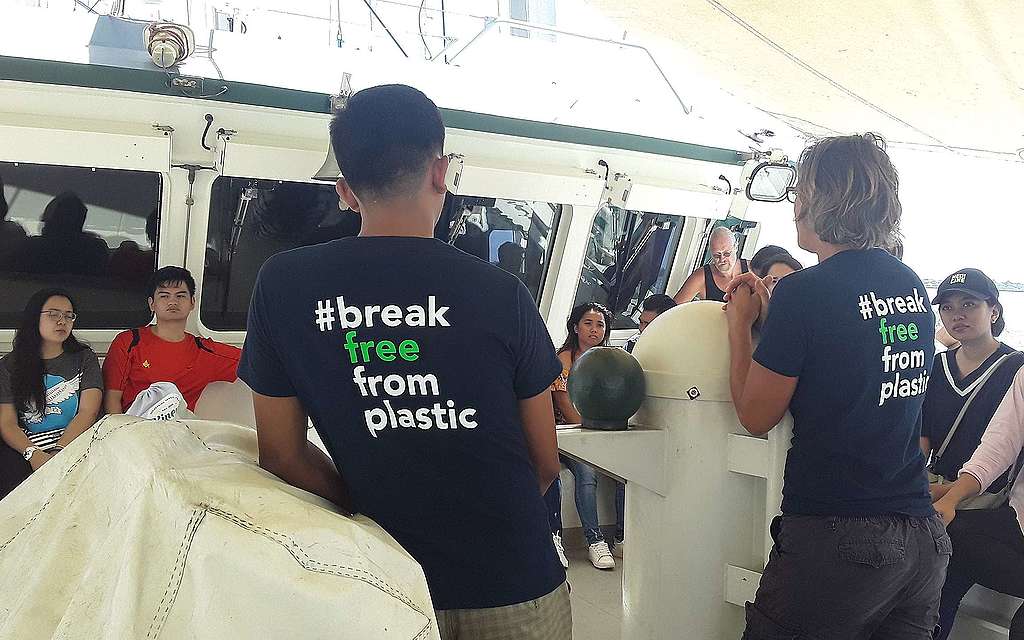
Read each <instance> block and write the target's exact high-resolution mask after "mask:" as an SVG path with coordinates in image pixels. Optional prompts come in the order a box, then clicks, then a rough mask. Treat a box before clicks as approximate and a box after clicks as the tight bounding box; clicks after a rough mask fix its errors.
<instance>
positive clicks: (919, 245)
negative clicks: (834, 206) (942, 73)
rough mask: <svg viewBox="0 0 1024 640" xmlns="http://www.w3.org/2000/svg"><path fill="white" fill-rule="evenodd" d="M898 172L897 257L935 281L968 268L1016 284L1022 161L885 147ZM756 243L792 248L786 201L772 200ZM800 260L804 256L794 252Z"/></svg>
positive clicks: (1021, 265) (1021, 276) (1022, 273)
mask: <svg viewBox="0 0 1024 640" xmlns="http://www.w3.org/2000/svg"><path fill="white" fill-rule="evenodd" d="M890 154H891V156H892V160H893V162H894V163H895V165H896V169H897V171H898V172H899V176H900V200H901V202H902V203H903V223H902V226H903V235H904V238H905V253H904V261H905V262H906V263H907V264H909V265H910V266H911V267H913V268H914V270H915V271H917V273H918V275H920V276H921V277H922V278H932V279H935V280H940V279H942V278H944V277H945V276H947V275H949V274H951V273H953V272H954V271H956V270H958V269H960V268H962V267H976V268H979V269H981V270H982V271H984V272H985V273H987V274H988V275H989V276H990V277H991V278H992V279H994V280H996V281H1003V280H1010V281H1014V282H1024V260H1022V259H1021V255H1020V253H1021V252H1020V250H1019V249H1015V248H1014V237H1015V235H1016V231H1015V229H1016V225H1018V224H1020V223H1021V217H1022V215H1024V204H1022V197H1021V194H1020V189H1021V188H1024V165H1021V164H1019V163H1018V164H1014V163H1010V162H1003V161H998V160H979V159H976V158H964V157H961V156H956V155H954V154H951V153H949V152H945V151H943V152H929V151H920V150H917V149H911V148H906V147H892V148H890ZM777 206H778V222H779V223H778V224H771V222H770V221H768V222H767V223H766V224H765V225H764V229H763V230H762V232H761V236H760V240H759V242H760V244H778V245H781V246H784V247H787V248H789V249H791V250H794V249H796V231H795V229H794V228H793V224H792V222H791V218H792V211H791V207H792V205H789V204H788V203H786V204H779V205H777ZM794 255H797V256H798V258H799V259H800V260H801V261H802V262H804V263H805V264H814V257H813V256H811V255H810V254H806V253H803V252H800V253H799V254H798V253H796V252H795V251H794Z"/></svg>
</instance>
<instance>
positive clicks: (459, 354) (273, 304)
mask: <svg viewBox="0 0 1024 640" xmlns="http://www.w3.org/2000/svg"><path fill="white" fill-rule="evenodd" d="M331 143H332V145H333V147H334V151H335V154H336V156H337V158H338V164H339V166H340V168H341V171H342V174H343V175H344V178H342V179H340V180H339V182H338V192H339V194H340V195H341V197H342V198H343V199H344V201H345V202H346V203H347V204H348V205H349V206H350V207H351V208H352V209H353V210H355V211H358V212H359V213H360V215H361V217H362V228H361V231H360V234H359V236H358V237H354V238H345V239H342V240H336V241H333V242H329V243H326V244H321V245H316V246H310V247H304V248H300V249H295V250H293V251H287V252H284V253H281V254H278V255H276V256H274V257H272V258H270V259H269V260H268V261H267V262H266V263H265V264H264V266H263V268H262V269H261V271H260V274H259V277H258V279H257V282H256V286H255V289H254V291H253V297H252V302H251V305H250V308H249V322H248V333H247V335H246V340H245V347H244V350H243V354H242V360H241V363H240V366H239V375H240V377H241V378H242V379H243V380H245V381H246V382H247V383H248V384H249V386H250V387H252V389H253V391H254V392H255V393H254V404H255V409H256V422H257V427H258V433H259V450H260V465H261V466H262V467H264V468H265V469H267V470H268V471H271V472H272V473H274V474H276V475H278V476H279V477H281V478H282V479H283V480H285V481H286V482H289V483H291V484H293V485H295V486H297V487H300V488H302V489H306V490H308V491H311V492H313V493H316V494H318V495H320V496H323V497H324V498H327V499H328V500H331V501H333V502H334V503H335V504H337V505H339V506H340V507H342V508H344V509H347V510H350V511H358V512H360V513H363V514H365V515H367V516H369V517H370V518H373V519H374V520H375V521H376V522H377V523H379V524H380V525H381V526H382V527H383V528H384V529H385V530H387V531H388V533H390V534H391V535H392V536H394V538H395V539H396V540H397V541H398V542H399V543H400V544H401V545H402V546H403V547H404V548H405V549H406V550H407V551H408V552H409V553H410V554H411V555H412V556H413V557H414V558H415V559H416V560H417V561H418V562H419V563H420V564H421V565H422V566H423V571H424V573H425V575H426V578H427V583H428V586H429V587H430V593H431V597H432V599H433V604H434V608H435V609H436V610H437V618H438V626H439V628H440V634H441V637H442V638H455V637H458V638H460V639H473V638H480V639H481V640H483V639H485V638H494V637H509V638H512V637H514V638H524V639H532V638H536V639H538V640H540V639H544V640H549V639H550V640H561V639H563V638H564V639H568V638H569V637H570V634H571V626H572V622H571V614H570V611H569V600H568V592H567V589H566V586H565V571H564V569H563V568H562V565H561V563H560V562H559V561H558V557H557V556H556V554H555V549H554V546H553V545H552V544H551V533H550V531H549V529H548V523H547V512H546V510H545V507H544V502H543V500H542V497H541V496H542V494H543V493H544V491H545V490H546V489H547V487H548V486H549V485H550V484H551V482H552V481H553V480H554V478H555V477H557V475H558V469H559V465H558V456H557V443H556V439H555V429H554V419H553V413H552V408H551V394H550V393H548V387H549V386H550V385H551V383H552V382H553V381H554V380H555V378H557V377H558V375H559V374H560V373H561V365H560V364H559V362H558V359H557V358H556V357H555V355H554V347H553V346H552V343H551V338H550V336H549V335H548V332H547V329H546V328H545V326H544V323H543V321H542V319H541V317H540V314H539V313H538V311H537V307H536V305H535V304H534V302H533V300H532V298H531V297H530V294H529V292H528V291H527V289H526V287H525V286H524V285H523V283H522V282H521V281H520V280H519V279H518V278H516V277H515V276H514V275H511V274H509V273H506V272H504V271H502V270H501V269H499V268H498V267H496V266H492V265H489V264H487V263H486V262H483V261H481V260H478V259H477V258H475V257H473V256H470V255H468V254H465V253H463V252H461V251H459V250H458V249H456V248H454V247H452V246H450V245H448V244H445V243H443V242H441V241H439V240H437V239H435V238H434V237H433V231H434V225H435V224H436V222H437V220H438V217H439V215H440V212H441V207H442V204H443V202H444V196H445V173H446V170H447V166H448V159H447V157H445V156H443V155H442V154H443V150H442V148H443V143H444V125H443V124H442V122H441V116H440V113H439V111H438V109H437V107H436V106H435V105H434V103H433V102H431V101H430V100H429V99H428V98H427V97H426V96H425V95H423V94H422V93H420V92H419V91H417V90H415V89H413V88H411V87H407V86H402V85H388V86H381V87H374V88H371V89H366V90H364V91H360V92H358V93H356V94H355V95H353V96H352V97H351V98H350V99H349V101H348V103H347V105H346V106H345V107H344V108H343V109H342V110H341V111H339V113H338V114H337V115H336V116H335V117H334V120H333V121H332V123H331ZM307 416H309V417H310V418H312V421H313V425H314V426H315V428H316V430H317V432H318V433H319V435H320V437H321V439H322V440H323V442H324V444H325V446H326V448H327V450H328V452H329V453H330V457H331V459H332V460H333V464H332V460H329V459H327V458H326V457H324V456H323V455H322V454H320V453H319V451H318V450H317V449H316V448H315V447H313V446H312V445H310V444H309V443H307V441H306V419H307Z"/></svg>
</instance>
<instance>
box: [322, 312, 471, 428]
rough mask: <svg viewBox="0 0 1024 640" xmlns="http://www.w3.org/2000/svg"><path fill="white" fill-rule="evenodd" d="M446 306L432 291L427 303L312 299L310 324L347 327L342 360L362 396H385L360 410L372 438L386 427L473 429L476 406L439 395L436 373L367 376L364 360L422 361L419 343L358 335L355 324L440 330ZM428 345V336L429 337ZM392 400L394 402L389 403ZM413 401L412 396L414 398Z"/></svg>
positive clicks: (373, 362)
mask: <svg viewBox="0 0 1024 640" xmlns="http://www.w3.org/2000/svg"><path fill="white" fill-rule="evenodd" d="M449 309H450V307H446V306H440V305H438V302H437V297H436V296H427V301H426V304H425V305H415V304H414V305H409V306H407V307H405V308H404V309H403V308H402V307H400V306H398V305H393V304H390V305H364V306H361V307H360V306H353V305H350V304H348V303H346V301H345V297H344V296H338V297H337V298H334V299H331V298H326V299H321V300H317V301H316V307H315V309H314V311H313V319H314V323H315V325H316V327H317V329H319V330H320V331H321V332H326V331H332V330H333V329H334V325H335V323H337V324H338V325H339V326H340V328H341V329H343V330H346V331H345V339H344V342H343V343H342V350H343V351H344V356H343V358H344V360H346V361H347V362H348V363H349V364H351V365H356V366H354V367H353V369H352V383H353V384H354V385H355V387H356V390H357V391H358V392H359V395H360V396H361V397H363V398H384V399H383V400H382V401H381V405H380V406H375V407H371V408H368V409H364V411H363V420H364V422H365V423H366V429H367V431H368V432H369V434H370V436H372V437H373V438H374V439H377V438H378V433H380V432H383V431H385V430H389V429H390V430H403V429H420V430H424V431H429V430H431V429H437V430H439V431H455V430H457V429H475V428H476V427H477V426H478V423H477V421H476V413H477V410H476V409H474V408H460V407H457V406H456V404H455V401H453V400H446V399H442V398H440V396H441V383H440V380H438V378H437V375H436V374H434V373H403V374H402V375H399V374H395V373H391V374H387V373H382V374H379V375H370V374H368V372H367V368H366V366H365V365H373V366H375V367H388V366H390V363H392V362H395V361H398V362H399V363H401V364H410V363H416V362H419V361H420V355H421V349H422V347H421V345H420V342H418V341H416V340H412V339H395V340H359V336H358V332H357V331H355V329H358V328H361V327H367V328H370V327H373V326H374V322H375V321H376V322H378V325H377V326H382V325H383V326H386V327H391V328H396V327H400V326H406V327H417V328H434V329H436V330H443V329H445V328H450V327H451V324H450V323H449V322H448V319H447V318H446V317H445V314H446V313H447V312H448V311H449ZM427 343H428V344H429V338H428V339H427ZM420 398H430V399H433V400H435V401H434V402H431V403H430V404H428V405H427V406H416V407H401V406H400V407H396V406H395V404H405V403H406V402H408V401H409V399H420ZM393 400H394V402H393ZM413 402H415V400H413Z"/></svg>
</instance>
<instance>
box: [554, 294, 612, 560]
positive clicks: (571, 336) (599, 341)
mask: <svg viewBox="0 0 1024 640" xmlns="http://www.w3.org/2000/svg"><path fill="white" fill-rule="evenodd" d="M611 324H612V314H611V312H610V311H609V310H608V309H607V308H605V307H603V306H602V305H600V304H597V303H596V302H588V303H586V304H581V305H579V306H577V307H576V308H575V309H573V310H572V313H571V314H569V320H568V322H566V329H567V330H568V336H567V337H566V339H565V342H564V343H563V344H562V346H561V347H560V348H559V349H558V359H559V360H560V361H561V363H562V375H560V376H559V377H558V379H557V380H555V383H554V384H553V385H552V386H551V395H552V401H553V404H554V407H555V424H580V423H581V422H582V421H583V418H582V417H581V416H580V414H579V412H578V411H576V407H575V406H573V404H572V401H571V400H570V399H569V392H568V387H567V385H568V381H569V371H570V370H571V369H572V365H573V363H574V362H576V360H577V359H579V357H580V356H581V355H583V354H584V353H586V351H587V350H588V349H590V348H592V347H598V346H603V345H607V344H608V334H609V329H610V327H611ZM559 458H560V459H561V461H562V464H564V465H565V466H566V467H568V469H569V471H570V472H571V473H572V475H573V478H574V479H575V481H576V494H575V495H576V511H577V513H578V514H579V516H580V522H581V524H582V525H583V533H584V535H585V536H586V537H587V546H588V547H589V557H590V563H591V564H593V565H594V567H595V568H597V569H614V568H615V559H614V558H613V557H612V553H611V550H609V548H608V543H607V542H606V541H605V539H604V534H602V533H601V529H600V526H599V522H598V515H597V471H596V470H595V469H594V467H592V466H590V465H589V464H586V463H583V462H578V461H576V460H573V459H571V458H567V457H566V456H559ZM548 498H549V500H551V502H549V504H551V503H552V502H553V498H551V496H550V495H549V496H548ZM559 500H561V498H560V497H559ZM621 502H622V501H621V500H620V495H619V494H618V492H617V493H616V510H617V511H619V510H620V509H619V504H621ZM616 516H617V518H616V520H617V523H618V530H617V535H616V542H617V543H619V544H620V545H621V543H622V514H621V512H620V513H617V514H616ZM560 525H561V523H559V526H560ZM556 546H557V544H556ZM620 557H621V556H620Z"/></svg>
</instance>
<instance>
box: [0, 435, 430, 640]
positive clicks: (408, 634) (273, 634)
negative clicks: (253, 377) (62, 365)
mask: <svg viewBox="0 0 1024 640" xmlns="http://www.w3.org/2000/svg"><path fill="white" fill-rule="evenodd" d="M255 455H256V432H255V431H254V430H253V429H251V428H248V427H240V426H237V425H233V424H229V423H224V422H212V421H205V420H172V421H161V422H155V421H149V420H140V419H139V418H134V417H131V416H123V415H113V416H108V417H106V418H104V419H103V420H101V421H100V422H99V423H98V424H97V425H96V426H95V427H93V428H92V429H90V430H89V431H87V432H86V433H84V434H83V435H81V436H79V437H78V438H76V439H75V440H74V441H73V442H72V443H71V444H70V445H68V447H67V449H65V450H64V451H63V452H62V453H60V454H59V455H57V456H54V457H53V459H52V460H50V461H48V462H47V463H46V464H45V465H43V466H42V467H41V468H40V469H39V470H38V471H36V472H35V473H33V474H32V475H31V476H30V477H29V478H28V479H27V480H26V481H25V482H23V483H22V484H21V485H20V486H19V487H18V488H17V489H15V490H14V491H13V492H12V493H11V494H10V495H8V496H7V497H6V498H4V499H3V500H2V501H0V585H3V587H2V589H0V590H2V592H3V593H2V597H0V638H26V639H27V638H62V639H64V640H86V639H88V640H124V639H125V638H133V639H139V640H143V639H145V640H156V639H163V640H177V639H179V638H181V639H184V638H189V639H191V640H203V639H206V638H209V639H210V640H214V639H216V640H221V639H223V638H302V639H303V640H306V639H318V638H322V639H324V640H327V639H331V640H370V639H373V640H376V639H378V638H379V639H383V640H390V639H394V640H437V639H438V637H439V636H438V631H437V625H436V622H435V620H434V611H433V608H432V606H431V601H430V594H429V592H428V591H427V584H426V580H425V579H424V577H423V571H422V569H421V568H420V567H419V565H418V564H417V563H416V562H415V561H414V560H413V559H412V558H411V557H410V556H409V555H408V554H407V553H406V552H405V551H404V550H403V549H402V548H401V547H400V546H399V545H398V543H396V542H395V540H394V539H393V538H392V537H391V536H389V535H388V534H387V533H386V532H385V531H384V530H383V529H381V528H380V527H379V526H377V525H376V524H375V523H374V522H373V521H371V520H369V519H368V518H366V517H364V516H355V517H346V516H343V515H341V514H339V513H338V512H337V510H336V509H334V507H333V506H332V505H331V504H330V503H328V502H326V501H324V500H322V499H320V498H318V497H316V496H314V495H312V494H310V493H306V492H305V491H301V490H299V489H296V488H294V487H291V486H289V485H286V484H284V483H283V482H281V481H280V480H278V479H277V478H276V477H275V476H273V475H272V474H270V473H267V472H266V471H263V470H262V469H260V468H259V466H257V464H256V461H255V458H254V456H255Z"/></svg>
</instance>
